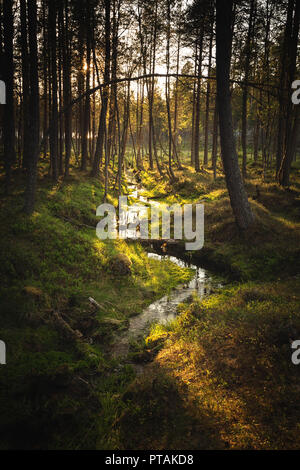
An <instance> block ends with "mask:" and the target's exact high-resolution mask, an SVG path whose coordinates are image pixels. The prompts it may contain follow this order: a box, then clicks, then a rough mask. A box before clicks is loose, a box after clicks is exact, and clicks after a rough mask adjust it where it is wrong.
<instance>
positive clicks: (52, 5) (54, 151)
mask: <svg viewBox="0 0 300 470" xmlns="http://www.w3.org/2000/svg"><path fill="white" fill-rule="evenodd" d="M56 19H57V2H56V0H51V1H50V2H49V43H50V65H51V73H50V76H51V128H50V139H49V140H50V158H51V169H52V179H53V181H54V182H56V181H57V179H58V103H57V88H58V87H57V64H56V59H57V39H56Z"/></svg>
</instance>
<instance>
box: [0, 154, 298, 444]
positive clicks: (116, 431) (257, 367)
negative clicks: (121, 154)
mask: <svg viewBox="0 0 300 470" xmlns="http://www.w3.org/2000/svg"><path fill="white" fill-rule="evenodd" d="M261 177H262V168H261V167H260V166H259V165H254V164H251V163H250V165H249V178H248V179H247V181H246V185H247V190H248V193H249V196H250V201H251V205H252V208H253V210H254V212H255V215H256V224H255V226H254V227H253V228H252V229H251V231H249V232H247V233H245V234H241V233H239V232H238V231H237V229H236V226H235V224H234V219H233V216H232V211H231V208H230V203H229V199H228V195H227V191H226V188H225V182H224V178H223V176H222V175H221V173H220V172H219V173H218V178H217V180H216V181H213V179H212V174H211V171H210V170H205V171H203V172H201V173H200V174H196V173H195V172H194V171H193V170H192V169H191V168H190V167H188V166H185V167H184V168H183V170H181V171H176V181H175V183H173V184H170V183H168V182H167V183H166V182H165V180H163V179H160V178H159V176H158V175H157V174H156V173H155V172H149V171H145V172H142V173H141V178H142V182H143V186H144V187H146V191H147V195H148V196H149V197H155V198H156V199H158V200H161V201H162V202H164V203H168V204H170V203H173V202H177V201H178V202H180V203H184V202H204V203H205V214H206V215H205V247H204V250H206V252H207V257H209V258H211V261H213V262H214V265H215V266H219V269H220V273H222V272H225V271H226V273H228V274H229V277H230V275H231V274H235V275H236V276H234V278H235V279H239V282H233V283H232V284H231V285H227V287H226V289H224V290H223V291H222V292H221V293H219V294H215V295H213V296H211V297H210V298H209V299H207V300H206V301H205V302H202V303H199V301H197V300H194V302H193V303H191V305H182V306H181V307H180V311H181V313H182V315H181V316H180V317H178V319H177V320H176V321H175V322H174V323H172V324H170V325H167V326H166V327H162V326H158V325H154V326H153V328H152V330H151V333H150V335H149V337H148V338H146V339H145V340H144V341H143V343H142V344H141V345H137V344H135V345H133V356H141V355H143V353H144V352H145V351H146V352H147V354H148V358H149V357H151V359H152V362H151V363H150V364H149V365H147V366H146V369H145V375H144V376H142V377H141V378H138V379H136V378H135V373H134V371H133V369H132V367H131V366H130V365H126V363H120V361H116V360H112V359H111V358H110V357H109V355H108V354H107V350H108V348H107V346H108V345H109V343H110V341H111V339H112V335H113V334H114V332H115V333H117V332H118V330H122V329H123V328H126V325H127V321H128V318H129V317H130V316H131V315H135V314H137V313H139V312H141V311H142V309H143V308H144V307H145V306H147V305H148V304H150V303H151V302H152V301H153V300H155V299H156V298H159V297H161V296H162V295H163V294H165V293H166V292H167V291H168V290H170V289H172V288H173V287H174V286H175V285H176V284H178V283H181V282H183V281H186V279H187V278H188V277H189V276H190V272H189V271H188V270H181V269H179V268H178V267H176V266H175V265H173V264H172V263H168V262H164V263H159V262H158V261H156V260H152V259H148V257H147V254H146V252H145V251H144V249H143V248H142V246H140V245H139V244H127V243H125V242H124V241H107V242H103V241H100V240H98V239H97V238H96V234H95V226H96V223H97V218H96V216H95V211H96V207H97V205H98V204H100V203H101V202H102V199H103V182H102V181H101V180H95V179H91V178H89V177H88V175H86V174H82V173H79V172H78V171H75V170H73V171H72V173H71V176H70V178H69V179H68V180H67V181H61V182H60V183H59V184H58V185H56V186H53V185H52V183H51V181H50V180H49V178H48V177H47V175H45V174H44V171H43V166H41V169H40V175H39V190H38V197H37V205H36V210H35V213H34V214H33V215H32V217H30V218H28V217H26V216H25V215H24V214H23V213H22V205H23V195H22V191H21V188H22V187H24V182H23V177H22V175H19V176H18V175H17V174H16V175H14V181H13V188H14V191H13V194H12V196H11V197H8V198H2V199H1V209H0V217H1V226H2V242H1V248H2V250H1V257H0V261H1V268H0V269H1V280H2V282H1V287H0V298H1V301H0V309H1V330H0V338H1V339H2V340H4V341H5V342H6V344H7V362H8V364H7V366H4V367H1V370H0V372H1V375H0V408H1V415H2V419H1V424H0V443H1V444H0V446H1V448H3V449H7V448H9V449H10V448H27V449H31V448H36V449H41V448H51V449H95V448H98V449H122V448H123V449H153V448H156V449H166V448H168V449H224V448H226V449H227V448H232V449H241V448H242V449H244V448H250V449H253V448H255V449H267V448H273V449H274V448H275V449H277V448H291V449H294V448H299V445H300V443H299V437H298V435H299V432H298V431H299V424H298V423H299V419H300V409H299V406H298V404H297V397H298V393H299V385H300V383H299V370H300V369H298V368H297V367H296V366H294V365H293V364H292V362H291V352H292V351H291V348H290V341H291V340H294V339H299V338H300V313H299V310H300V309H299V275H298V273H299V225H300V214H299V205H300V202H299V201H300V184H299V170H297V169H294V171H293V175H292V181H293V185H292V187H291V188H290V191H285V190H283V189H281V188H279V187H278V186H277V185H276V184H274V182H273V181H272V179H271V173H270V174H268V173H266V174H265V180H264V182H262V178H261ZM257 187H258V188H259V191H257ZM124 189H125V191H126V188H124ZM110 201H111V202H114V203H116V195H114V193H113V191H111V198H110ZM119 254H125V255H126V256H127V257H128V259H129V260H130V263H131V264H130V269H131V275H128V276H118V275H116V273H115V272H114V271H113V270H112V262H111V261H112V260H113V259H115V257H116V256H118V255H119ZM88 297H93V298H94V299H95V300H96V301H97V302H98V303H99V304H100V310H96V309H95V308H94V307H93V306H92V305H90V303H89V302H88ZM53 312H56V313H58V314H59V315H60V317H61V318H62V319H63V320H64V321H65V322H66V323H67V324H68V325H69V326H70V327H71V328H72V330H73V331H76V330H79V331H80V332H81V333H82V335H83V337H82V339H81V340H74V339H70V338H67V337H66V336H65V335H64V333H63V331H61V330H60V329H59V328H57V325H56V324H55V322H54V321H53ZM153 358H154V360H153ZM2 410H3V411H2Z"/></svg>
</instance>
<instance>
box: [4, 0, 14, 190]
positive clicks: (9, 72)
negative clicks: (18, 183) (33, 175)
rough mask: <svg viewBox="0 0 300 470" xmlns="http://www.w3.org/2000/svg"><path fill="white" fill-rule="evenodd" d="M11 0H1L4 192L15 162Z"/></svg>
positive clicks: (8, 185) (7, 188)
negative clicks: (4, 102)
mask: <svg viewBox="0 0 300 470" xmlns="http://www.w3.org/2000/svg"><path fill="white" fill-rule="evenodd" d="M12 4H13V2H12V0H3V20H4V34H3V36H4V61H5V69H4V81H5V85H6V105H5V119H4V126H3V131H4V166H5V192H6V193H8V192H9V187H10V179H11V166H12V164H13V163H14V162H15V159H16V154H15V116H14V58H13V37H14V25H13V12H12V6H13V5H12Z"/></svg>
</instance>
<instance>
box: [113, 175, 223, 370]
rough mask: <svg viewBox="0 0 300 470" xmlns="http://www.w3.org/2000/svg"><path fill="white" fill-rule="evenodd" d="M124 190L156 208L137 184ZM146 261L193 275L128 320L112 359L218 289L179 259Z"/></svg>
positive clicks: (212, 279) (206, 276)
mask: <svg viewBox="0 0 300 470" xmlns="http://www.w3.org/2000/svg"><path fill="white" fill-rule="evenodd" d="M130 177H131V179H132V175H130ZM128 188H129V189H130V191H131V193H130V196H131V197H134V198H135V199H138V200H139V201H141V202H142V203H149V204H156V205H157V204H159V203H157V202H152V201H149V200H148V199H147V198H145V197H144V196H142V195H141V194H140V192H141V191H143V189H142V188H138V184H134V183H131V184H130V185H128ZM130 196H129V197H130ZM148 257H149V258H152V259H157V260H159V261H160V262H162V263H163V262H164V260H169V261H171V262H172V263H175V264H176V265H177V266H180V267H182V268H187V267H188V268H191V269H193V270H194V271H195V275H194V277H193V278H192V280H191V281H190V282H189V283H188V284H186V285H179V286H177V287H176V288H175V289H173V290H172V291H171V292H170V293H169V294H168V295H165V296H164V297H162V298H161V299H159V300H156V301H155V302H153V303H152V304H151V305H149V306H148V307H147V308H146V309H145V310H144V311H143V312H142V313H141V314H140V315H137V316H135V317H132V318H131V319H130V321H129V327H128V329H127V330H126V331H124V332H122V333H120V334H119V335H118V337H116V338H115V341H114V343H113V344H112V345H111V348H110V353H111V355H112V356H113V357H115V358H117V357H118V358H124V357H126V356H127V355H128V353H129V349H130V341H131V340H138V339H139V338H141V337H143V336H145V335H146V334H147V333H148V332H149V329H150V326H151V324H153V323H161V324H167V323H168V322H170V321H172V320H174V319H175V318H176V316H177V315H178V305H179V304H181V303H184V302H188V301H190V300H191V299H192V297H193V295H194V294H196V295H197V296H198V297H199V298H200V299H202V298H203V297H205V296H208V295H210V294H211V293H212V291H214V290H216V289H220V288H222V284H221V283H220V281H219V280H218V279H216V278H215V277H214V276H213V275H212V274H210V273H209V272H208V271H207V270H206V269H203V268H202V267H200V266H195V265H193V264H190V263H187V262H186V261H183V260H182V259H180V258H179V257H175V256H169V255H161V254H157V253H154V252H149V253H148ZM135 368H136V369H137V372H141V371H140V370H139V367H138V366H137V367H135ZM140 368H141V367H140Z"/></svg>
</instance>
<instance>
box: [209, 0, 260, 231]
mask: <svg viewBox="0 0 300 470" xmlns="http://www.w3.org/2000/svg"><path fill="white" fill-rule="evenodd" d="M232 34H233V0H217V93H218V109H219V122H220V136H221V148H222V160H223V166H224V171H225V178H226V184H227V188H228V192H229V197H230V203H231V207H232V210H233V213H234V216H235V220H236V223H237V225H238V227H239V228H240V229H241V230H246V229H247V228H249V227H250V226H251V225H252V224H253V222H254V216H253V213H252V211H251V208H250V204H249V202H248V198H247V194H246V191H245V187H244V184H243V180H242V177H241V172H240V169H239V164H238V158H237V152H236V147H235V139H234V134H233V121H232V107H231V95H230V65H231V49H232Z"/></svg>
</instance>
